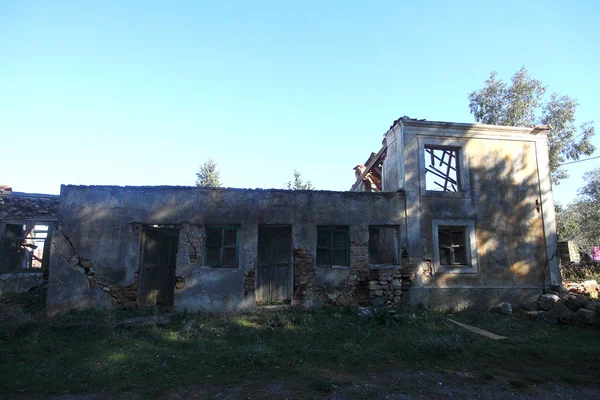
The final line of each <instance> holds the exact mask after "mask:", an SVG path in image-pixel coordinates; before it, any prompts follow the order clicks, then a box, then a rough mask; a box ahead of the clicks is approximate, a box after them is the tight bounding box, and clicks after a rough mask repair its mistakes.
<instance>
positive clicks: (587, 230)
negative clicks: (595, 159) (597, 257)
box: [556, 168, 600, 252]
mask: <svg viewBox="0 0 600 400" xmlns="http://www.w3.org/2000/svg"><path fill="white" fill-rule="evenodd" d="M584 179H585V181H586V184H585V185H584V186H583V187H581V188H580V189H579V190H578V194H579V196H580V197H579V198H578V199H577V200H576V201H574V202H572V203H570V204H569V205H568V206H567V207H565V208H562V207H560V206H557V218H556V226H557V230H558V237H559V238H560V240H571V241H573V242H575V243H576V244H577V245H578V246H579V248H580V249H581V250H582V251H585V252H590V251H591V250H592V246H599V245H600V224H599V223H598V221H600V168H596V169H594V170H592V171H588V172H586V173H585V175H584Z"/></svg>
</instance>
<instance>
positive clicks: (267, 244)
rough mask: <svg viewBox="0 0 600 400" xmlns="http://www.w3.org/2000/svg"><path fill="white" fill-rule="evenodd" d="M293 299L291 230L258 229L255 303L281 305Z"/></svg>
mask: <svg viewBox="0 0 600 400" xmlns="http://www.w3.org/2000/svg"><path fill="white" fill-rule="evenodd" d="M291 295H292V227H291V226H268V225H263V226H259V228H258V268H257V274H256V301H257V302H259V303H265V302H284V301H288V300H290V298H291Z"/></svg>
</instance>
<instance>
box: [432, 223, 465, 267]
mask: <svg viewBox="0 0 600 400" xmlns="http://www.w3.org/2000/svg"><path fill="white" fill-rule="evenodd" d="M442 235H443V236H444V237H445V238H447V239H446V240H442ZM466 243H467V232H466V229H465V227H464V226H440V227H438V251H439V254H440V265H452V266H468V265H469V264H468V262H467V244H466ZM443 253H446V254H447V256H445V257H444V256H442V254H443ZM446 261H447V262H446Z"/></svg>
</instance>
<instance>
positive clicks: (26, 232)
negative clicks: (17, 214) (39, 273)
mask: <svg viewBox="0 0 600 400" xmlns="http://www.w3.org/2000/svg"><path fill="white" fill-rule="evenodd" d="M48 233H49V225H42V224H35V223H27V224H6V225H5V226H4V232H2V253H3V254H2V262H1V263H0V272H18V271H22V270H29V269H32V270H41V268H42V266H43V263H44V248H45V246H46V245H47V240H48V239H49V237H48Z"/></svg>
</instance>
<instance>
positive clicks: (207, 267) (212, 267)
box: [201, 265, 238, 269]
mask: <svg viewBox="0 0 600 400" xmlns="http://www.w3.org/2000/svg"><path fill="white" fill-rule="evenodd" d="M201 268H205V269H237V268H238V267H229V266H225V265H221V266H213V265H203V266H202V267H201Z"/></svg>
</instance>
